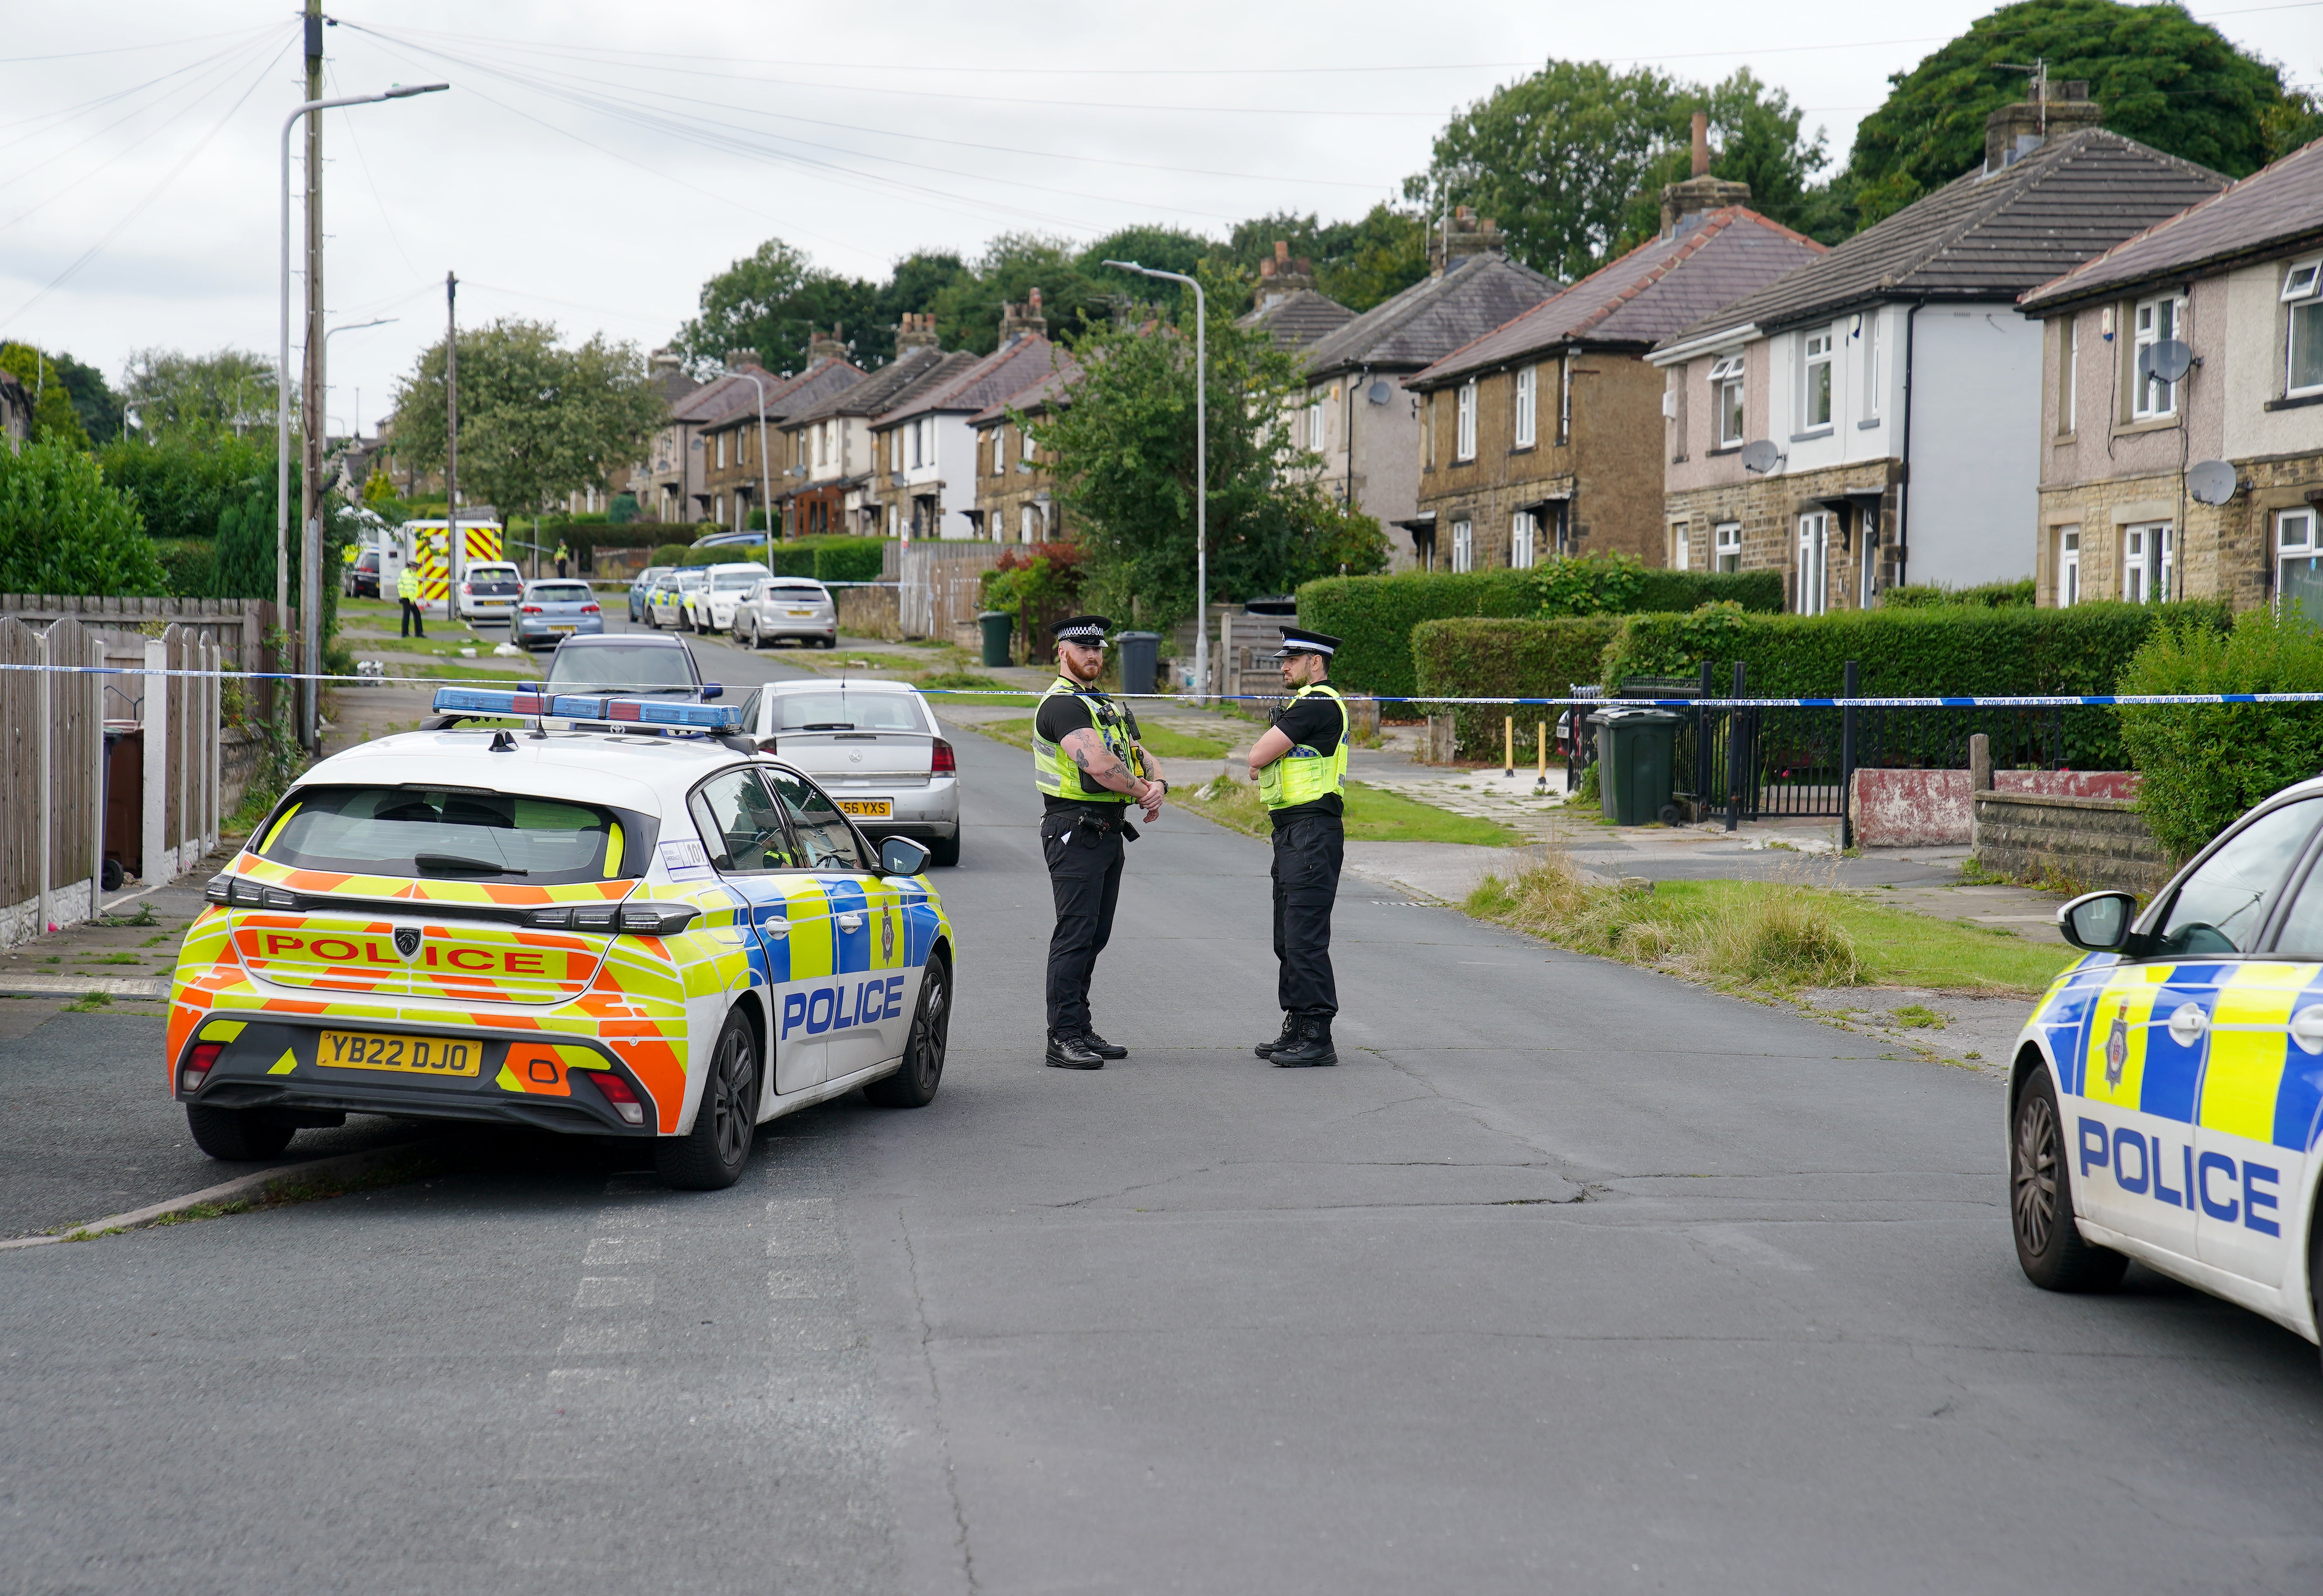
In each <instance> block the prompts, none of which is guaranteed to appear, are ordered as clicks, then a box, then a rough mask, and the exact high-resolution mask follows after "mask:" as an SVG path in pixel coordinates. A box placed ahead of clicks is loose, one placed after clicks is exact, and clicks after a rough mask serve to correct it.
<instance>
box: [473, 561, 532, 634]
mask: <svg viewBox="0 0 2323 1596" xmlns="http://www.w3.org/2000/svg"><path fill="white" fill-rule="evenodd" d="M522 592H524V573H523V572H522V571H521V570H519V568H518V567H517V566H516V565H515V564H513V563H511V562H510V561H507V560H478V561H477V562H476V563H475V564H473V565H471V566H469V567H468V568H467V569H466V570H465V571H464V572H462V573H460V589H459V593H458V595H457V596H458V599H459V604H460V618H461V619H464V620H506V619H508V618H509V616H510V613H511V612H512V611H514V610H515V609H516V603H517V598H518V595H519V594H521V593H522Z"/></svg>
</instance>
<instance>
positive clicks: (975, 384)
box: [871, 333, 1064, 427]
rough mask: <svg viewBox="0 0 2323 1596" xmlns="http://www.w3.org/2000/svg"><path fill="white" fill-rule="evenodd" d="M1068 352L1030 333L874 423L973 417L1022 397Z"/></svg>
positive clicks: (917, 394) (919, 392)
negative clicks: (935, 414) (942, 414)
mask: <svg viewBox="0 0 2323 1596" xmlns="http://www.w3.org/2000/svg"><path fill="white" fill-rule="evenodd" d="M1063 354H1064V352H1063V351H1062V350H1061V349H1059V348H1058V347H1057V346H1056V345H1055V344H1051V343H1050V342H1049V341H1048V340H1047V339H1046V338H1043V337H1042V336H1041V335H1039V334H1038V333H1029V334H1027V335H1024V337H1022V338H1019V339H1017V340H1016V341H1015V343H1014V344H1004V345H1003V346H1002V347H1000V348H998V349H996V350H994V351H993V352H992V353H990V354H987V355H986V356H985V357H984V358H983V359H982V360H979V361H978V362H976V363H975V364H973V365H970V366H968V367H965V368H963V369H962V370H961V371H959V372H957V373H956V374H954V375H953V376H951V377H949V378H946V379H945V380H944V381H941V382H936V383H932V384H929V385H927V386H925V387H923V388H921V389H919V390H917V391H915V392H914V394H913V395H912V397H911V398H910V399H906V400H905V401H904V403H902V404H900V405H897V406H896V407H895V408H894V409H892V410H889V411H887V412H886V414H884V415H882V416H880V417H877V419H876V420H874V421H873V422H872V423H871V425H872V426H873V427H892V426H894V425H895V423H897V422H899V421H904V420H908V419H909V418H910V417H914V416H924V415H927V414H928V413H930V412H931V411H936V410H944V411H950V412H954V413H957V412H959V411H962V410H965V411H968V412H969V413H971V414H973V413H974V412H976V411H978V410H981V409H983V408H985V406H987V405H991V404H997V403H999V402H1001V401H1002V400H1004V399H1007V398H1008V396H1009V395H1011V394H1014V393H1021V392H1023V391H1024V390H1025V389H1027V388H1030V387H1031V386H1032V385H1033V383H1035V382H1037V381H1040V380H1041V379H1042V378H1043V377H1045V376H1047V375H1048V374H1049V372H1050V371H1052V370H1053V369H1054V368H1055V365H1056V362H1058V361H1059V360H1061V358H1063Z"/></svg>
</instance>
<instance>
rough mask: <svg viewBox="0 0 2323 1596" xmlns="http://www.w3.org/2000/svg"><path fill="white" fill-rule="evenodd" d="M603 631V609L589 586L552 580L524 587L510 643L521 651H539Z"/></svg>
mask: <svg viewBox="0 0 2323 1596" xmlns="http://www.w3.org/2000/svg"><path fill="white" fill-rule="evenodd" d="M604 629H605V611H604V607H603V606H602V605H601V604H599V603H598V602H597V595H596V594H595V593H593V592H591V591H590V589H589V584H588V583H587V582H574V581H571V580H565V581H561V582H560V581H558V580H557V579H556V578H555V577H550V578H548V579H547V580H546V581H543V582H527V583H526V584H525V589H524V592H523V594H522V595H521V596H520V597H519V598H518V600H517V605H516V619H515V624H514V625H513V626H512V627H510V638H509V640H510V642H512V643H514V644H515V645H516V646H517V647H519V648H538V647H541V646H542V645H543V644H556V643H562V642H563V641H564V640H565V638H567V637H572V636H574V634H576V633H580V632H601V631H603V630H604Z"/></svg>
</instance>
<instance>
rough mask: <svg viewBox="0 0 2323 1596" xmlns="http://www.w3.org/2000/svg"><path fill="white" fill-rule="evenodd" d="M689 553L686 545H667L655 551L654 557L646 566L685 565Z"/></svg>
mask: <svg viewBox="0 0 2323 1596" xmlns="http://www.w3.org/2000/svg"><path fill="white" fill-rule="evenodd" d="M687 552H688V551H687V548H686V546H685V545H684V544H682V543H665V544H662V545H660V546H658V547H657V548H656V549H655V550H654V552H653V557H652V558H651V559H649V560H647V562H646V564H648V565H683V564H685V556H686V554H687Z"/></svg>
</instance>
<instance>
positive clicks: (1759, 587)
mask: <svg viewBox="0 0 2323 1596" xmlns="http://www.w3.org/2000/svg"><path fill="white" fill-rule="evenodd" d="M1563 564H1565V566H1567V567H1585V566H1589V565H1591V564H1593V563H1592V562H1590V561H1585V560H1576V561H1566V562H1564V563H1563ZM1621 584H1622V586H1623V587H1624V589H1625V590H1626V589H1633V590H1634V592H1633V594H1632V595H1630V601H1629V602H1628V603H1626V604H1624V605H1622V606H1621V608H1622V609H1636V610H1693V609H1695V608H1697V607H1698V606H1700V605H1703V604H1707V603H1712V602H1715V601H1733V602H1736V603H1739V604H1740V605H1741V606H1742V608H1743V609H1745V610H1780V609H1781V608H1782V607H1783V578H1782V573H1780V572H1775V571H1750V572H1744V573H1740V574H1735V573H1718V572H1704V571H1650V570H1644V569H1638V570H1636V571H1634V572H1632V573H1626V574H1624V575H1623V576H1622V578H1621ZM1542 585H1543V578H1542V576H1541V575H1540V574H1538V573H1535V572H1531V571H1471V572H1460V573H1453V572H1445V571H1405V572H1399V573H1395V574H1392V575H1388V576H1327V577H1324V578H1322V579H1321V580H1319V581H1316V582H1308V583H1307V584H1306V585H1305V586H1303V587H1301V588H1300V589H1299V625H1300V626H1303V627H1308V628H1313V629H1314V630H1316V631H1320V632H1328V633H1330V634H1331V635H1333V636H1334V637H1338V638H1340V639H1341V643H1340V647H1339V652H1338V655H1337V656H1336V659H1335V660H1334V661H1333V665H1332V672H1331V674H1332V677H1333V679H1334V680H1336V681H1339V682H1341V683H1345V684H1346V685H1348V686H1350V687H1354V688H1360V689H1362V690H1363V691H1364V692H1368V693H1381V694H1382V695H1384V696H1387V697H1391V698H1409V697H1411V696H1413V695H1414V694H1415V693H1417V692H1418V691H1419V683H1418V678H1417V676H1416V675H1415V674H1414V672H1413V668H1412V628H1414V627H1416V626H1418V625H1419V624H1420V623H1421V622H1422V621H1428V620H1440V619H1450V618H1452V617H1455V616H1480V617H1489V618H1494V619H1520V618H1523V619H1537V618H1539V617H1540V616H1541V614H1542V600H1541V589H1542Z"/></svg>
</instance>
